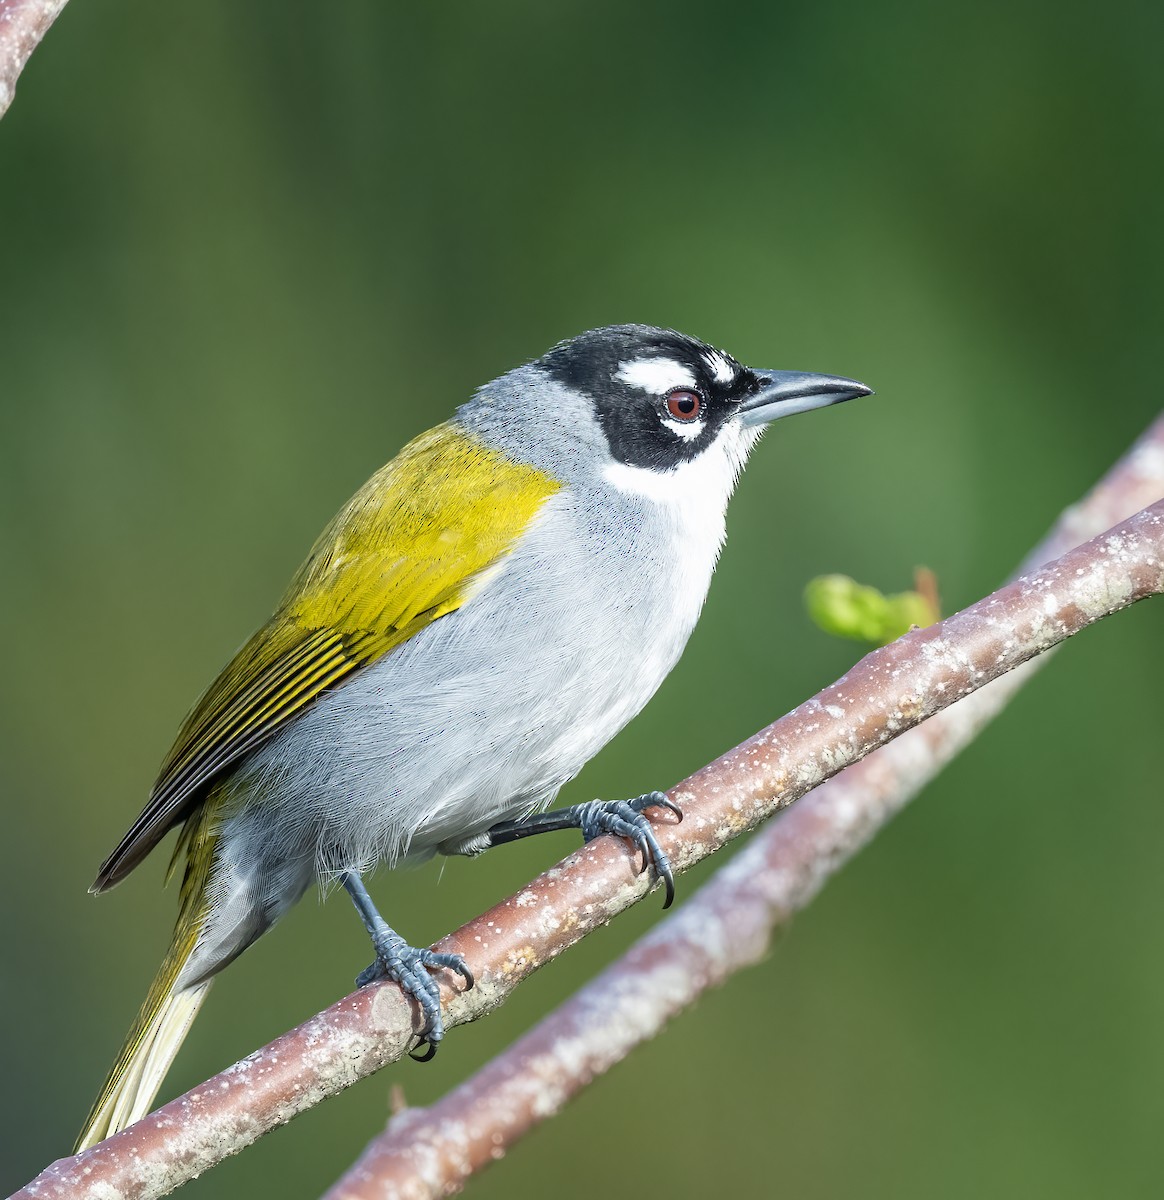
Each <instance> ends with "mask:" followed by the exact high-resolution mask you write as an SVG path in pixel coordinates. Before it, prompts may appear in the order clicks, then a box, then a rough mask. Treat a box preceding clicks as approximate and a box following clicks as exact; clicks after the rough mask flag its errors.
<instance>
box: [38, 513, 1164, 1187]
mask: <svg viewBox="0 0 1164 1200" xmlns="http://www.w3.org/2000/svg"><path fill="white" fill-rule="evenodd" d="M1162 588H1164V501H1161V502H1159V503H1157V504H1156V505H1154V506H1152V507H1151V508H1149V509H1145V510H1144V511H1142V512H1140V513H1138V514H1137V515H1136V516H1135V517H1133V518H1131V519H1130V520H1129V521H1126V522H1124V523H1123V525H1121V526H1119V527H1118V528H1117V529H1114V530H1110V531H1109V532H1108V533H1107V534H1105V535H1104V536H1103V538H1101V539H1097V540H1096V541H1094V542H1091V543H1088V545H1086V546H1084V547H1081V548H1079V549H1078V550H1075V551H1072V552H1071V553H1069V554H1067V555H1065V556H1064V557H1063V558H1061V559H1059V560H1058V561H1057V562H1055V563H1053V564H1051V565H1050V566H1049V567H1047V568H1045V569H1044V570H1043V571H1040V572H1038V573H1036V574H1034V575H1031V576H1030V577H1027V578H1024V579H1022V580H1020V581H1018V582H1017V583H1014V584H1011V585H1010V586H1008V587H1006V588H1003V589H1002V590H1001V591H999V592H996V593H995V594H994V595H992V596H989V597H987V598H986V599H984V600H982V601H979V602H978V603H977V604H975V605H973V606H972V607H971V608H969V609H967V610H965V611H964V612H962V613H959V614H957V615H955V616H953V617H950V618H948V619H947V620H946V621H943V622H942V623H941V624H939V625H936V626H933V627H931V628H929V629H921V630H917V631H915V632H913V633H909V634H907V635H906V636H905V637H903V638H901V639H899V640H898V641H897V642H894V643H893V644H892V645H889V646H886V647H883V648H882V649H880V650H877V651H874V652H873V653H872V654H870V655H868V656H867V657H866V658H864V659H863V660H862V661H861V662H860V663H858V664H857V665H856V666H855V667H854V668H853V670H851V671H850V672H849V673H848V674H847V675H845V676H843V677H842V678H841V679H840V680H839V681H838V682H837V683H835V684H833V685H832V686H831V687H829V688H826V689H825V690H824V691H823V692H821V693H820V694H819V695H818V696H816V697H814V698H813V699H811V700H809V701H807V702H806V703H804V704H802V705H801V706H800V707H799V708H797V709H795V710H793V711H792V712H791V713H789V714H788V715H787V716H785V717H783V718H781V719H780V720H779V721H777V722H775V723H774V724H773V725H770V726H769V727H768V728H767V729H765V730H763V731H761V732H760V733H759V734H757V735H756V736H755V737H753V738H751V739H750V740H749V741H747V742H745V743H743V744H742V745H741V746H738V747H737V748H736V749H735V750H732V751H730V752H729V753H728V754H726V755H724V756H723V757H722V758H720V759H718V760H717V761H716V762H714V763H712V764H711V765H710V766H708V767H705V768H703V770H701V771H699V772H697V773H696V774H695V775H693V776H692V777H691V778H690V779H688V780H687V781H686V782H685V783H683V784H680V785H679V786H678V787H677V788H675V789H674V790H673V791H672V792H671V796H672V798H673V799H674V800H675V801H676V802H678V803H679V804H681V805H682V806H683V808H684V809H685V811H686V814H687V819H686V820H685V821H684V823H683V825H682V826H660V827H658V830H657V832H658V837H659V841H660V844H661V845H662V847H663V849H664V851H665V852H666V853H667V854H668V855H669V856H670V858H671V862H672V864H673V866H674V867H675V869H676V870H677V871H681V870H684V869H686V868H688V867H690V866H692V865H694V864H695V863H696V862H699V861H700V860H701V859H703V858H705V857H707V855H709V854H711V853H713V852H714V851H715V850H718V849H720V848H721V847H723V846H724V845H726V844H727V842H729V841H731V840H732V839H733V838H735V837H738V836H739V835H740V834H741V833H744V832H745V831H747V830H749V829H751V828H753V827H754V826H756V825H757V824H759V823H760V822H761V821H762V820H764V819H765V818H766V817H769V816H771V815H772V814H773V813H774V812H776V811H777V810H778V809H780V808H783V807H785V806H786V805H787V804H790V803H791V802H792V801H793V800H795V799H797V798H798V797H800V796H802V795H803V794H804V793H805V792H807V791H810V790H811V789H812V788H814V787H816V786H818V785H819V784H820V783H822V782H823V781H824V780H825V779H827V778H829V777H830V776H832V775H834V774H836V773H837V772H838V771H840V770H841V769H843V768H844V767H846V766H848V765H849V764H851V763H853V762H856V761H857V760H858V759H860V758H862V757H864V756H865V755H866V754H868V753H869V752H870V751H872V750H874V749H876V748H877V747H878V746H881V745H884V744H885V743H886V742H888V741H890V740H891V739H892V738H894V737H896V736H897V735H899V734H900V733H903V732H905V730H907V729H909V728H912V727H913V726H914V725H917V724H919V723H920V722H921V721H923V720H925V719H926V718H927V717H930V716H932V715H933V714H934V713H936V712H939V711H940V710H942V709H944V708H946V707H948V706H949V705H950V704H952V703H954V702H955V701H956V700H959V699H961V698H962V697H964V696H966V695H969V694H970V693H971V692H973V691H975V690H977V689H978V688H980V687H982V686H983V685H984V684H986V683H987V682H989V681H990V680H991V679H994V678H996V677H998V676H999V675H1002V674H1004V673H1005V672H1007V671H1010V670H1012V669H1013V668H1014V667H1016V666H1018V665H1020V664H1021V663H1023V662H1026V661H1028V660H1029V659H1031V658H1033V657H1034V656H1036V655H1038V654H1040V653H1042V652H1043V651H1045V650H1047V649H1049V648H1050V647H1051V646H1053V645H1056V644H1057V643H1059V642H1061V641H1063V640H1064V639H1066V638H1068V637H1070V636H1071V635H1072V634H1074V633H1077V632H1078V631H1079V630H1080V629H1082V628H1084V627H1086V626H1087V625H1089V624H1091V623H1093V622H1094V621H1096V620H1099V619H1101V618H1102V617H1104V616H1107V615H1108V614H1110V613H1112V612H1115V611H1117V610H1118V609H1120V608H1124V607H1127V606H1128V605H1129V604H1132V603H1134V602H1135V601H1136V600H1139V599H1142V598H1144V597H1146V596H1148V595H1152V594H1155V593H1157V592H1159V591H1160V590H1161V589H1162ZM652 886H653V881H652V880H650V879H648V878H647V877H646V876H645V875H640V874H639V873H638V871H637V861H636V857H635V855H634V854H633V853H632V852H631V851H630V849H629V848H628V847H627V846H626V844H625V843H623V842H621V841H619V840H617V839H614V838H610V837H604V838H600V839H598V840H596V841H595V842H592V843H590V844H589V845H588V846H585V847H583V848H582V850H580V851H579V852H578V853H577V854H574V855H571V856H570V857H569V858H567V859H565V860H564V861H563V862H562V863H561V864H559V865H558V866H556V867H554V868H552V869H551V870H549V871H547V872H546V873H545V874H543V875H541V876H539V877H538V878H537V879H536V880H534V881H533V882H532V883H531V884H530V885H529V886H528V887H526V888H524V889H523V890H522V891H521V892H519V893H518V894H517V895H516V896H513V897H511V898H510V899H508V900H506V901H503V902H502V903H501V904H499V905H497V906H496V907H495V908H493V909H492V910H490V911H489V912H487V913H485V914H484V915H483V916H481V917H478V918H477V919H476V920H474V921H471V922H470V923H469V924H468V925H466V926H464V927H463V928H462V929H460V930H459V931H458V932H457V933H455V934H453V935H452V936H450V937H448V938H445V939H444V940H443V941H442V942H440V943H438V948H439V949H440V950H442V951H449V952H454V953H461V954H464V955H465V956H466V957H467V958H468V959H469V961H470V962H471V963H472V966H473V969H474V972H475V973H476V974H477V978H478V985H477V987H476V988H474V989H473V991H471V992H467V993H459V992H454V991H452V990H451V989H450V987H449V986H448V985H447V983H446V984H445V985H444V986H443V987H442V1000H443V1004H444V1009H445V1014H446V1015H445V1024H446V1027H447V1028H451V1027H452V1026H455V1025H460V1024H463V1023H464V1022H466V1021H470V1020H475V1019H476V1018H478V1017H481V1016H484V1015H485V1014H486V1013H488V1012H490V1011H492V1010H493V1009H494V1008H496V1007H497V1006H498V1005H500V1004H501V1003H502V1002H503V1001H504V1000H505V998H506V997H507V996H508V995H509V993H510V992H511V991H512V990H513V989H514V988H515V987H516V986H517V984H518V983H520V982H521V981H522V980H523V979H524V978H525V977H526V976H528V975H529V974H530V973H532V972H533V971H534V970H536V969H537V968H538V967H539V966H541V965H542V964H544V963H546V962H548V961H549V960H550V959H552V958H555V957H556V956H557V955H558V954H560V953H561V952H562V951H563V950H565V949H566V948H567V947H569V946H571V945H573V944H574V943H575V942H577V941H578V940H580V939H581V938H582V937H584V936H585V935H586V934H587V933H589V932H591V931H592V930H593V929H595V928H596V927H597V926H598V925H601V924H604V923H605V922H607V921H609V920H610V919H611V918H612V917H614V916H616V915H617V914H618V913H619V912H621V911H623V910H624V909H625V908H627V907H629V906H630V905H631V904H633V903H635V902H636V901H637V900H639V899H641V898H642V897H643V896H644V895H645V894H646V892H647V891H648V890H650V888H651V887H652ZM414 1023H419V1019H418V1018H417V1016H416V1014H415V1013H414V1011H413V1006H411V1005H409V1004H408V1003H407V1002H406V1001H405V1000H404V998H403V996H402V995H401V993H400V990H399V988H398V987H396V986H395V985H393V984H379V985H372V986H369V987H366V988H363V989H361V990H360V991H359V992H356V993H354V994H352V995H351V996H348V997H347V998H346V999H344V1000H341V1001H339V1002H338V1003H337V1004H334V1005H332V1006H331V1007H330V1008H329V1009H327V1010H325V1011H324V1012H323V1013H320V1014H319V1015H317V1016H316V1017H313V1018H312V1019H311V1020H309V1021H307V1022H305V1023H304V1024H303V1025H301V1026H299V1027H298V1028H297V1029H294V1030H292V1031H291V1032H289V1033H286V1034H284V1035H283V1036H282V1037H281V1038H278V1039H277V1040H276V1041H274V1042H272V1043H271V1044H270V1045H269V1046H267V1047H264V1048H263V1049H262V1050H259V1051H256V1052H255V1053H254V1054H252V1055H250V1056H249V1057H248V1058H246V1059H244V1060H243V1061H242V1062H240V1063H237V1064H235V1065H234V1066H233V1067H230V1068H228V1069H227V1070H226V1071H224V1072H223V1073H222V1074H220V1075H218V1076H216V1077H215V1078H214V1079H211V1080H210V1081H208V1082H207V1083H204V1084H201V1085H199V1086H198V1087H196V1088H194V1089H193V1090H192V1091H190V1092H188V1093H186V1095H185V1096H181V1097H179V1098H178V1099H177V1100H173V1101H171V1102H170V1103H169V1104H167V1105H165V1106H164V1107H163V1108H161V1109H160V1110H158V1111H157V1112H156V1113H153V1114H151V1115H150V1116H148V1117H145V1118H144V1119H143V1120H141V1121H139V1122H138V1123H137V1124H136V1125H134V1126H131V1127H130V1128H129V1129H127V1130H124V1131H123V1132H121V1133H119V1134H117V1135H115V1136H114V1137H112V1138H110V1139H109V1140H108V1141H106V1142H103V1143H102V1144H101V1145H99V1146H95V1147H93V1148H92V1149H91V1150H87V1151H85V1152H84V1153H83V1154H81V1155H78V1156H76V1157H75V1158H72V1159H63V1160H60V1161H59V1162H57V1163H55V1164H53V1165H52V1166H51V1167H49V1168H48V1169H47V1170H46V1171H44V1172H42V1174H41V1175H40V1176H38V1177H37V1179H36V1180H34V1181H33V1183H31V1184H30V1185H29V1186H28V1187H27V1188H25V1189H24V1190H23V1191H21V1192H18V1193H16V1195H17V1196H19V1197H21V1198H22V1200H23V1198H29V1197H34V1196H35V1197H49V1196H53V1197H65V1196H68V1197H80V1196H98V1195H102V1196H105V1195H109V1194H110V1189H111V1188H112V1189H115V1190H116V1192H117V1194H119V1195H120V1196H123V1197H130V1196H133V1197H152V1196H160V1195H164V1194H165V1193H167V1192H169V1191H171V1190H173V1189H174V1188H175V1187H177V1186H179V1184H181V1183H183V1182H185V1181H186V1180H187V1179H189V1178H192V1177H193V1176H195V1175H198V1174H200V1173H201V1172H202V1171H204V1170H206V1169H207V1168H208V1167H210V1166H212V1165H213V1164H214V1163H216V1162H218V1161H220V1160H221V1159H222V1158H224V1157H226V1156H227V1155H229V1154H233V1153H236V1152H237V1151H239V1150H241V1149H242V1148H243V1147H244V1146H246V1145H249V1144H250V1143H251V1142H253V1141H254V1140H256V1139H257V1138H258V1137H260V1136H261V1135H262V1134H263V1133H265V1132H267V1131H268V1130H269V1129H272V1128H274V1127H275V1126H277V1125H281V1124H283V1123H285V1122H286V1121H288V1120H290V1119H291V1118H292V1117H293V1116H295V1115H296V1114H297V1113H299V1112H301V1111H303V1110H304V1109H306V1108H309V1107H311V1106H312V1105H314V1104H317V1103H318V1102H319V1101H320V1100H322V1099H323V1098H324V1097H326V1096H328V1095H331V1094H334V1093H336V1092H338V1091H340V1090H342V1089H343V1088H345V1087H347V1086H349V1085H350V1084H352V1083H354V1082H355V1081H356V1080H357V1079H359V1078H362V1077H363V1076H365V1075H368V1074H370V1073H371V1072H373V1071H375V1070H377V1069H379V1068H380V1067H381V1066H383V1065H385V1064H386V1063H388V1062H390V1061H393V1060H395V1059H397V1058H399V1057H400V1056H401V1055H402V1054H403V1053H404V1052H405V1050H406V1049H407V1047H408V1046H409V1045H410V1044H411V1043H412V1040H413V1039H414V1038H415V1036H416V1034H417V1032H418V1030H417V1029H416V1028H415V1027H414Z"/></svg>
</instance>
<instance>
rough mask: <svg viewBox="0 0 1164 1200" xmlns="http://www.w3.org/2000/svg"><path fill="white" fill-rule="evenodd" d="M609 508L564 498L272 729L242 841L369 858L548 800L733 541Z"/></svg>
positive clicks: (414, 848) (661, 658)
mask: <svg viewBox="0 0 1164 1200" xmlns="http://www.w3.org/2000/svg"><path fill="white" fill-rule="evenodd" d="M610 508H611V506H610V505H609V504H605V505H604V504H587V503H585V501H584V500H580V499H579V498H578V496H577V495H576V493H574V492H573V491H570V490H566V491H563V492H561V493H559V494H558V495H556V496H555V497H553V498H552V499H551V500H550V501H549V502H548V503H547V505H546V507H545V508H544V509H543V511H542V513H541V514H540V515H539V517H538V519H537V521H536V523H535V525H534V526H533V527H532V528H531V529H530V531H528V532H527V534H526V536H525V537H524V538H523V540H522V542H521V544H520V546H519V547H518V549H517V550H515V552H514V553H513V554H512V555H510V556H509V557H508V558H507V559H506V560H505V562H504V565H503V567H502V569H501V570H500V572H499V573H498V574H497V575H496V577H495V578H493V579H491V580H490V582H489V583H488V584H487V585H486V586H485V587H484V588H483V589H482V591H481V592H480V593H479V594H478V595H476V596H475V597H474V598H473V599H472V600H471V601H469V602H468V603H467V604H465V605H464V606H462V608H460V609H459V610H457V611H456V612H454V613H452V614H450V615H449V616H447V617H443V618H441V619H440V620H438V621H437V622H435V623H434V624H433V625H431V626H429V627H428V628H426V629H425V630H423V631H422V632H421V633H419V634H417V635H416V636H415V637H414V638H413V639H411V640H410V641H409V642H407V643H406V644H405V645H404V646H402V647H400V648H399V649H398V650H396V651H393V652H392V653H390V654H389V655H387V656H386V657H385V658H383V659H381V660H380V661H379V662H377V663H374V664H373V665H372V666H370V667H368V668H367V669H365V670H364V671H362V672H361V673H360V674H359V675H357V676H356V677H354V678H352V679H351V680H349V681H348V682H345V683H344V684H343V685H342V686H341V687H340V688H338V689H337V690H336V691H335V692H333V693H331V694H330V695H328V696H326V697H324V698H323V699H321V700H320V701H319V702H318V703H317V704H316V705H315V706H314V707H313V708H312V709H311V710H310V711H309V712H307V713H306V714H304V716H303V717H301V718H299V719H298V720H296V721H295V722H294V723H293V724H292V725H291V726H289V727H288V728H287V729H286V730H284V731H283V732H282V733H280V734H279V735H277V736H276V737H275V738H274V739H272V741H271V742H270V743H269V744H268V745H267V746H266V747H264V748H263V749H261V750H260V751H259V752H258V753H257V754H256V755H255V757H254V759H253V760H252V761H251V762H250V763H249V764H248V765H247V766H246V767H245V768H244V769H243V771H241V772H240V774H239V783H240V785H242V786H246V787H249V786H252V785H254V786H258V787H260V788H261V789H262V791H263V793H264V798H263V800H262V802H261V803H260V804H259V805H251V806H249V810H250V814H251V815H252V817H253V818H254V819H252V820H248V821H247V823H246V828H243V827H240V828H239V829H238V830H237V836H239V837H241V838H243V839H245V840H246V841H248V842H250V843H251V845H252V846H255V843H258V842H269V840H270V837H271V833H272V832H273V827H274V825H275V824H276V823H277V824H278V833H277V834H276V835H275V839H274V840H275V841H277V843H278V844H279V845H280V848H281V849H280V853H286V849H287V848H288V845H289V844H291V845H294V846H295V847H296V849H297V850H298V852H299V853H300V854H302V855H308V854H309V855H312V856H313V857H314V858H315V860H316V862H317V866H318V869H320V870H321V871H323V872H328V871H331V870H335V869H338V868H347V867H356V868H359V869H366V868H369V867H371V866H373V865H374V864H375V863H376V862H378V861H380V860H382V859H387V860H389V861H395V860H397V859H398V858H400V857H401V856H403V855H406V854H417V853H426V852H431V850H432V849H433V848H434V847H436V846H437V845H438V844H440V843H444V842H449V841H455V840H459V839H462V838H465V837H469V836H472V835H473V834H475V833H479V832H481V831H483V830H484V829H487V828H488V827H489V826H490V825H492V824H494V823H496V822H497V821H499V820H503V819H505V818H507V817H511V816H516V815H520V814H521V813H523V812H526V811H530V810H531V809H534V808H536V807H538V806H539V805H544V804H546V803H549V802H550V801H551V800H552V799H553V798H554V796H555V795H556V793H557V791H558V789H559V788H560V787H561V786H562V784H563V783H565V782H566V781H567V780H568V779H570V778H571V777H573V776H574V775H576V774H577V773H578V771H580V770H581V768H582V767H583V765H584V764H585V763H586V762H587V760H588V759H590V758H591V757H593V755H594V754H596V753H597V752H598V750H599V749H601V748H602V746H604V745H605V744H606V743H607V742H608V741H609V740H610V739H611V738H612V737H613V736H614V735H615V734H616V733H617V732H618V731H619V730H620V729H622V727H623V726H624V725H625V724H626V723H627V722H628V721H629V720H630V719H631V718H632V717H633V716H634V715H635V714H636V713H638V712H639V710H640V709H641V708H642V707H643V706H644V705H645V704H646V702H647V701H648V700H649V699H650V698H651V696H652V695H653V694H654V693H655V691H656V689H657V688H658V686H659V684H660V683H662V681H663V679H664V678H665V677H666V675H667V674H668V672H669V671H670V670H671V668H672V667H673V666H674V665H675V663H676V661H677V660H678V658H679V655H680V654H681V653H682V650H683V647H684V646H685V645H686V642H687V638H688V636H689V635H690V633H691V630H692V628H693V626H694V624H695V621H696V619H697V618H698V615H699V611H700V609H701V607H702V605H703V600H704V597H705V596H706V593H707V587H708V584H709V582H710V579H711V574H712V571H713V569H714V566H715V560H716V556H717V554H718V550H719V545H720V540H721V538H722V532H723V521H722V514H718V518H719V519H718V523H716V522H715V521H706V520H705V521H704V528H703V529H702V530H698V531H695V534H694V536H693V534H692V530H691V528H690V526H687V528H686V531H684V529H682V528H679V527H678V526H679V523H678V522H677V521H676V520H675V519H674V514H672V513H669V512H668V513H667V515H666V519H665V520H662V521H660V519H659V511H660V510H659V506H658V505H657V504H656V502H655V501H654V500H652V499H648V498H642V499H640V500H639V501H637V502H631V501H629V500H628V503H627V504H626V505H625V506H624V510H623V511H619V512H611V511H610ZM684 533H686V536H684ZM259 813H262V814H263V815H262V817H259V816H258V814H259ZM256 822H260V823H261V825H262V826H264V827H265V828H264V827H256ZM256 848H257V847H256Z"/></svg>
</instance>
